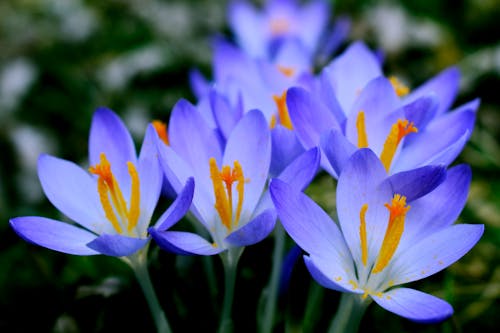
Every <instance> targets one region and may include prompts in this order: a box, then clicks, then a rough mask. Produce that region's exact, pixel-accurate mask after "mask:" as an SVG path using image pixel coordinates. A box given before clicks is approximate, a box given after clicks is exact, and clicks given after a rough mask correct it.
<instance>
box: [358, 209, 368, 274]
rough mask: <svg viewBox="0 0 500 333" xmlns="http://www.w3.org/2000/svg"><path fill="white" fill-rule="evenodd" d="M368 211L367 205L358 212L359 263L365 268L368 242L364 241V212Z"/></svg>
mask: <svg viewBox="0 0 500 333" xmlns="http://www.w3.org/2000/svg"><path fill="white" fill-rule="evenodd" d="M367 210H368V204H364V205H363V206H361V210H360V211H359V220H360V224H359V238H360V239H361V261H362V262H363V265H364V266H366V262H367V260H368V242H367V240H366V219H365V217H366V211H367Z"/></svg>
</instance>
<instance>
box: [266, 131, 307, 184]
mask: <svg viewBox="0 0 500 333" xmlns="http://www.w3.org/2000/svg"><path fill="white" fill-rule="evenodd" d="M296 134H297V133H295V131H291V130H289V129H288V128H285V127H283V126H281V125H277V126H276V127H275V128H273V129H272V131H271V143H272V148H271V152H272V156H271V167H270V174H271V176H276V175H279V174H280V173H281V172H282V171H283V170H284V169H285V168H286V167H287V165H288V164H290V162H291V161H293V160H294V159H295V158H296V157H297V156H299V155H300V154H301V153H303V152H304V148H303V147H302V144H301V143H300V142H299V140H298V138H297V135H296Z"/></svg>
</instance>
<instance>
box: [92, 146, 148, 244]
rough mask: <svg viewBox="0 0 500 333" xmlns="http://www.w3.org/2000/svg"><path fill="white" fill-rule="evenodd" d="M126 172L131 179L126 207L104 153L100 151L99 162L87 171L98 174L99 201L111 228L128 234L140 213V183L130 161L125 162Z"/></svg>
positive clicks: (134, 225) (135, 224)
mask: <svg viewBox="0 0 500 333" xmlns="http://www.w3.org/2000/svg"><path fill="white" fill-rule="evenodd" d="M127 168H128V173H129V175H130V179H131V190H130V200H129V203H130V206H129V207H127V201H126V200H125V198H124V196H123V193H122V191H121V189H120V185H119V184H118V182H117V180H116V178H115V176H114V175H113V172H112V170H111V164H110V163H109V161H108V159H107V158H106V154H104V153H101V155H100V163H99V164H96V165H95V166H91V167H90V168H89V172H90V173H92V174H94V175H97V176H99V178H98V179H97V192H98V193H99V199H100V201H101V205H102V208H103V210H104V214H105V215H106V218H107V219H108V221H109V222H110V223H111V224H112V225H113V228H114V229H115V230H116V232H118V233H119V234H123V233H124V230H126V231H127V233H128V234H129V235H130V234H131V232H132V230H133V229H134V228H135V227H136V226H137V222H138V221H139V214H140V199H141V196H140V183H139V174H138V173H137V170H136V168H135V166H134V164H133V163H132V162H130V161H129V162H127Z"/></svg>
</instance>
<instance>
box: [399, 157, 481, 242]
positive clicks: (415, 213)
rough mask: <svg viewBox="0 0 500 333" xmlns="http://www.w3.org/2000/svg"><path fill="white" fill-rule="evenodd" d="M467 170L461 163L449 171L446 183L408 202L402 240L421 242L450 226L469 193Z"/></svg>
mask: <svg viewBox="0 0 500 333" xmlns="http://www.w3.org/2000/svg"><path fill="white" fill-rule="evenodd" d="M471 177H472V174H471V170H470V167H469V166H468V165H465V164H462V165H457V166H456V167H453V168H450V169H449V170H448V172H447V176H446V180H445V181H444V182H443V183H441V185H439V186H438V187H437V188H436V189H435V190H434V191H432V192H430V193H429V194H427V195H425V196H423V197H421V198H419V199H418V200H415V201H413V202H412V203H411V209H410V210H409V211H408V213H407V214H406V218H407V219H408V221H418V222H415V223H407V224H406V226H405V232H404V234H403V238H409V239H423V238H424V237H425V236H427V235H430V234H432V233H434V232H436V231H437V230H440V229H442V228H446V227H448V226H450V225H452V224H453V223H454V222H455V221H456V220H457V218H458V216H459V215H460V212H461V211H462V209H463V208H464V206H465V202H466V201H467V196H468V194H469V186H470V181H471ZM410 242H411V241H410Z"/></svg>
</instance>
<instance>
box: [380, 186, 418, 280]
mask: <svg viewBox="0 0 500 333" xmlns="http://www.w3.org/2000/svg"><path fill="white" fill-rule="evenodd" d="M385 207H386V208H387V209H388V210H389V223H388V225H387V230H386V231H385V235H384V240H383V241H382V246H381V248H380V252H379V254H378V258H377V262H376V263H375V266H374V267H373V271H372V273H373V274H376V273H379V272H381V271H382V270H384V268H385V267H387V265H388V264H389V261H390V260H391V258H392V256H393V255H394V253H395V252H396V249H397V248H398V245H399V241H400V240H401V236H402V235H403V231H404V224H405V217H406V213H407V212H408V210H409V209H410V206H407V205H406V197H405V196H403V195H400V194H395V195H394V197H393V199H392V202H391V204H389V203H386V204H385Z"/></svg>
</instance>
